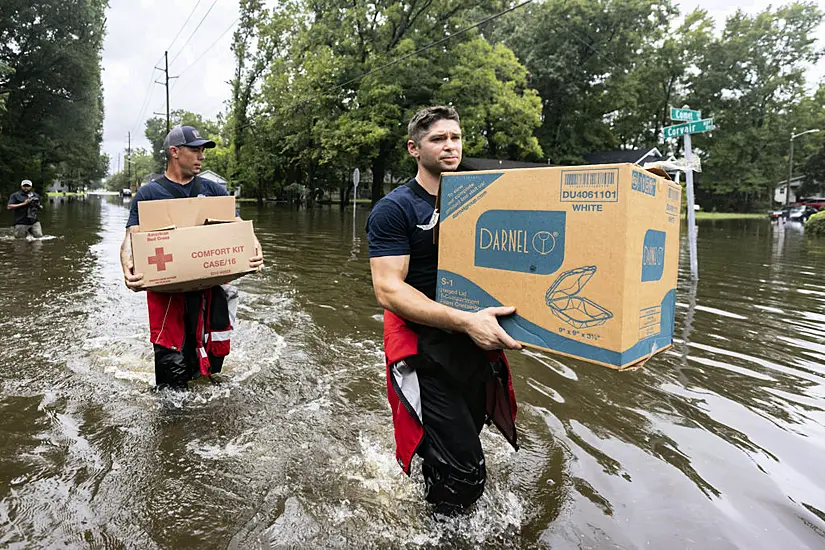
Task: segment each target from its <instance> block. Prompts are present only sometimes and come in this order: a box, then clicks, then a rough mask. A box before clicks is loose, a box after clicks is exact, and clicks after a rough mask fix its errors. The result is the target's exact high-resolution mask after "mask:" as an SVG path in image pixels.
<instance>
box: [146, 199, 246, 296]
mask: <svg viewBox="0 0 825 550" xmlns="http://www.w3.org/2000/svg"><path fill="white" fill-rule="evenodd" d="M138 213H139V216H140V230H139V231H137V232H134V233H132V257H133V260H134V263H135V273H143V277H144V278H143V281H144V285H143V286H144V288H146V289H148V290H152V291H155V292H184V291H190V290H202V289H205V288H210V287H213V286H216V285H219V284H222V283H226V282H229V281H231V280H233V279H237V278H238V277H242V276H243V275H246V274H247V273H251V272H252V271H254V270H253V269H250V268H249V258H251V257H252V256H254V255H255V233H254V232H253V228H252V222H250V221H243V222H242V221H227V222H225V223H214V224H208V225H204V223H205V222H206V220H208V219H210V218H213V217H214V218H219V219H220V218H222V219H224V220H227V219H228V220H232V219H234V217H235V197H200V198H193V199H170V200H162V201H143V202H140V203H139V204H138Z"/></svg>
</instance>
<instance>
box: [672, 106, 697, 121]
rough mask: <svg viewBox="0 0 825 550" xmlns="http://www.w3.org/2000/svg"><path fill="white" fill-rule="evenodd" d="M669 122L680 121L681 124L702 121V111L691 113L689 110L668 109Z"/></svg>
mask: <svg viewBox="0 0 825 550" xmlns="http://www.w3.org/2000/svg"><path fill="white" fill-rule="evenodd" d="M670 120H680V121H682V122H696V121H697V120H702V111H692V110H691V109H677V108H676V107H671V108H670Z"/></svg>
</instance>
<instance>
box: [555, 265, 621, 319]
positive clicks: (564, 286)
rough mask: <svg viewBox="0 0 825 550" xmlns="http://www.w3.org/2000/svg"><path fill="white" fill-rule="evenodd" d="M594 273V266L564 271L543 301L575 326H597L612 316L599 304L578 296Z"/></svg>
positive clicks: (556, 313) (560, 316) (560, 317)
mask: <svg viewBox="0 0 825 550" xmlns="http://www.w3.org/2000/svg"><path fill="white" fill-rule="evenodd" d="M595 273H596V266H592V265H589V266H584V267H579V268H576V269H571V270H570V271H565V272H564V273H562V274H561V275H559V278H558V279H556V282H554V283H553V285H552V286H551V287H550V288H549V289H548V290H547V294H546V295H545V301H546V302H547V307H549V308H550V310H551V311H552V312H553V315H555V316H556V317H558V318H559V319H561V320H562V321H564V322H565V323H567V324H568V325H570V326H573V327H576V328H592V327H598V326H601V325H603V324H605V323H606V322H607V320H608V319H610V318H611V317H613V314H612V313H611V312H609V311H608V310H606V309H605V308H603V307H602V306H600V305H599V304H597V303H595V302H593V301H592V300H588V299H587V298H584V297H583V296H579V293H580V292H581V291H582V289H583V288H584V287H585V286H587V283H588V282H590V279H591V278H592V277H593V275H594V274H595Z"/></svg>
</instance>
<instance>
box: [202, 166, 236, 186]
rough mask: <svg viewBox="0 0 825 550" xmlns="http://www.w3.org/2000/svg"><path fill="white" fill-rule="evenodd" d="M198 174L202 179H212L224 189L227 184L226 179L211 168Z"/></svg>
mask: <svg viewBox="0 0 825 550" xmlns="http://www.w3.org/2000/svg"><path fill="white" fill-rule="evenodd" d="M198 175H199V176H200V177H202V178H203V179H206V180H209V181H213V182H215V183H217V184H218V185H220V186H221V187H223V188H224V189H226V186H227V185H228V184H229V182H228V181H226V179H225V178H224V177H223V176H221V175H220V174H218V173H217V172H213V171H212V170H204V171H203V172H201V173H200V174H198Z"/></svg>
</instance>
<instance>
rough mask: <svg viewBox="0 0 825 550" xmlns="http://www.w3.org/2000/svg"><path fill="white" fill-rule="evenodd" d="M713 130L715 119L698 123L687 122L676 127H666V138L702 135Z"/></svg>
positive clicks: (707, 119)
mask: <svg viewBox="0 0 825 550" xmlns="http://www.w3.org/2000/svg"><path fill="white" fill-rule="evenodd" d="M711 130H713V119H712V118H705V119H703V120H697V121H696V122H686V123H685V124H676V125H674V126H665V128H664V131H665V138H674V137H679V136H683V135H685V134H701V133H702V132H709V131H711Z"/></svg>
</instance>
